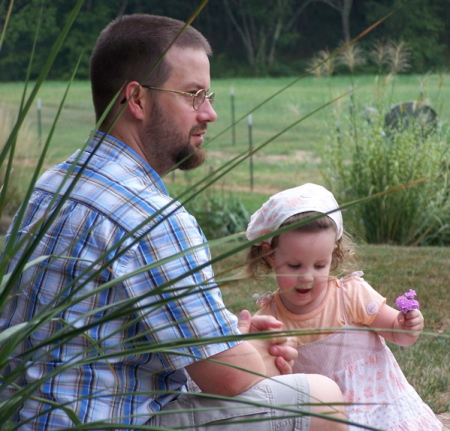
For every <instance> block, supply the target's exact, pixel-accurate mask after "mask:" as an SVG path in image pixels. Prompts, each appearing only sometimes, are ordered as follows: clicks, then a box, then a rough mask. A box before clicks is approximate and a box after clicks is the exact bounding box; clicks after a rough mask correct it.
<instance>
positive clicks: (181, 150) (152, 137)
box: [145, 103, 206, 171]
mask: <svg viewBox="0 0 450 431" xmlns="http://www.w3.org/2000/svg"><path fill="white" fill-rule="evenodd" d="M205 129H206V125H203V126H202V125H198V126H195V127H193V128H192V129H191V130H190V131H189V133H188V134H187V136H186V135H185V134H184V133H182V132H180V131H179V130H176V129H175V128H174V126H173V124H171V122H170V120H169V119H168V118H167V117H166V116H165V115H163V114H162V112H161V110H160V109H159V106H158V104H157V103H155V105H154V107H153V110H152V114H151V121H150V125H149V126H148V127H147V133H146V142H145V151H146V152H147V154H146V156H147V160H156V163H158V164H159V165H160V166H164V167H165V169H166V171H169V170H172V169H176V168H178V169H180V170H183V171H187V170H190V169H194V168H197V167H199V166H200V165H202V164H203V163H204V162H205V160H206V154H205V150H204V149H203V148H201V147H195V146H194V145H192V144H191V139H190V138H191V136H192V135H193V134H195V133H198V132H200V131H203V130H205Z"/></svg>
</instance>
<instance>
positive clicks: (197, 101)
mask: <svg viewBox="0 0 450 431" xmlns="http://www.w3.org/2000/svg"><path fill="white" fill-rule="evenodd" d="M206 98H208V99H209V101H210V103H212V102H214V93H211V94H209V95H208V96H207V95H206V90H204V89H201V90H198V91H197V93H196V94H195V96H194V109H195V110H196V111H197V110H199V109H200V106H202V105H203V102H204V101H205V99H206Z"/></svg>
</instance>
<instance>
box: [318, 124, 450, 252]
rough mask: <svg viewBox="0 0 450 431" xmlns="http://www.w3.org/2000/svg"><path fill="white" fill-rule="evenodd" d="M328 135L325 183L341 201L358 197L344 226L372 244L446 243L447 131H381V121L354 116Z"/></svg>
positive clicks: (449, 231)
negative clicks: (361, 200)
mask: <svg viewBox="0 0 450 431" xmlns="http://www.w3.org/2000/svg"><path fill="white" fill-rule="evenodd" d="M351 125H352V127H350V128H349V131H342V130H339V131H337V132H336V131H335V132H332V134H331V137H330V144H329V146H328V154H327V156H326V160H325V165H326V168H325V170H324V177H325V181H326V182H327V184H328V186H329V187H330V188H331V190H333V192H334V193H335V194H336V196H337V198H338V201H339V202H341V203H345V202H350V201H353V200H358V199H364V198H366V197H368V196H371V195H374V194H378V193H380V196H378V197H377V198H374V199H369V200H367V201H366V202H363V203H360V204H359V205H357V206H356V207H353V208H352V210H351V211H349V212H348V214H347V217H346V218H347V220H346V222H347V224H348V225H350V226H351V227H352V228H353V230H354V231H355V232H356V233H357V235H358V236H360V237H361V238H363V239H364V240H365V241H367V242H368V243H373V244H398V245H415V244H419V245H426V244H428V245H430V244H432V245H448V244H450V212H449V209H450V196H449V194H450V188H449V157H450V155H449V150H448V138H449V135H448V132H447V131H442V130H441V131H439V132H434V133H428V134H427V133H424V131H423V129H422V128H420V127H419V126H417V125H414V124H411V125H410V127H407V128H403V130H401V129H398V130H390V131H389V133H388V134H386V132H385V131H384V129H385V127H384V124H383V119H382V118H381V117H379V118H378V119H377V120H376V121H370V122H369V121H366V120H365V119H364V118H363V117H362V116H359V117H358V116H356V115H355V116H354V118H352V122H351Z"/></svg>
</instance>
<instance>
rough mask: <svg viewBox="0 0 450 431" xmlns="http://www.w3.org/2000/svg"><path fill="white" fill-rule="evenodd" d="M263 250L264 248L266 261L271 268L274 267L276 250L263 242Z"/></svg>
mask: <svg viewBox="0 0 450 431" xmlns="http://www.w3.org/2000/svg"><path fill="white" fill-rule="evenodd" d="M261 248H262V252H263V255H264V259H265V260H266V262H267V263H268V264H269V265H270V266H271V267H273V265H274V262H273V252H274V249H273V248H272V247H271V245H270V244H267V242H263V243H262V244H261Z"/></svg>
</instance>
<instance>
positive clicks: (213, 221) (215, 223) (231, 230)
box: [185, 189, 251, 240]
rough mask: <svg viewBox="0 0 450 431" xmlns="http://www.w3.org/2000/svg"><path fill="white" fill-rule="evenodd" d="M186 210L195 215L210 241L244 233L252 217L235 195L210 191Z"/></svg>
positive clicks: (190, 202)
mask: <svg viewBox="0 0 450 431" xmlns="http://www.w3.org/2000/svg"><path fill="white" fill-rule="evenodd" d="M185 208H186V209H187V210H188V211H189V212H190V213H191V214H195V218H196V219H197V221H198V223H199V224H200V226H201V227H202V230H203V232H204V233H205V236H206V238H208V239H209V240H211V239H218V238H222V237H226V236H229V235H234V234H237V233H241V232H244V231H245V230H246V229H247V224H248V222H249V220H250V215H251V214H250V213H249V212H248V211H247V208H246V207H245V206H244V204H243V203H242V201H241V200H240V199H239V198H238V197H237V196H236V195H235V194H233V193H229V192H228V193H227V192H224V191H216V190H210V189H209V190H207V191H206V192H205V193H203V194H202V195H200V196H199V197H197V198H196V199H193V200H192V201H189V202H188V203H187V204H186V205H185Z"/></svg>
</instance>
